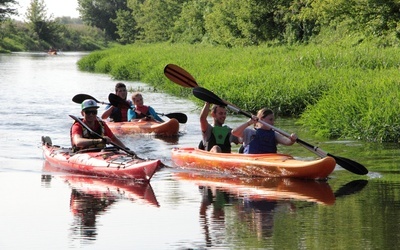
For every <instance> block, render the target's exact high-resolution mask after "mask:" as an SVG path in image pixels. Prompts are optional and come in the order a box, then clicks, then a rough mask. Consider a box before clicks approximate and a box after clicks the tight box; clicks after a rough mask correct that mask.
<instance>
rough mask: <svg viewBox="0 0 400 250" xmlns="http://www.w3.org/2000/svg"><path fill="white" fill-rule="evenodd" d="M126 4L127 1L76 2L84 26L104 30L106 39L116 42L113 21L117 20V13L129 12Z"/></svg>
mask: <svg viewBox="0 0 400 250" xmlns="http://www.w3.org/2000/svg"><path fill="white" fill-rule="evenodd" d="M126 2H127V0H78V11H79V14H80V16H81V18H82V21H83V22H84V23H85V24H87V25H90V26H93V27H97V28H99V29H101V30H104V32H105V34H106V35H107V37H109V38H110V39H112V40H117V39H118V38H119V36H118V34H117V33H116V32H117V25H116V24H115V22H113V20H115V19H116V18H117V11H125V10H129V9H128V7H127V3H126Z"/></svg>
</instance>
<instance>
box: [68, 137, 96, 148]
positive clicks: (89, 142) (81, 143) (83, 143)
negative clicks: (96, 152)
mask: <svg viewBox="0 0 400 250" xmlns="http://www.w3.org/2000/svg"><path fill="white" fill-rule="evenodd" d="M72 141H73V144H74V145H75V146H77V147H78V148H87V147H91V146H95V145H97V144H101V143H103V139H101V138H100V139H89V138H83V137H82V136H81V135H79V134H76V135H74V137H73V138H72Z"/></svg>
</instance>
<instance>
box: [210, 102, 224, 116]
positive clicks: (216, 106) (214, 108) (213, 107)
mask: <svg viewBox="0 0 400 250" xmlns="http://www.w3.org/2000/svg"><path fill="white" fill-rule="evenodd" d="M218 107H220V108H225V106H221V105H217V104H213V106H212V108H211V112H212V113H214V114H215V113H217V108H218Z"/></svg>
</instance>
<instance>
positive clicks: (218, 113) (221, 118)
mask: <svg viewBox="0 0 400 250" xmlns="http://www.w3.org/2000/svg"><path fill="white" fill-rule="evenodd" d="M211 116H212V117H213V118H214V125H216V126H222V125H223V124H224V123H225V119H226V108H225V107H224V106H220V105H216V104H214V105H213V106H212V108H211Z"/></svg>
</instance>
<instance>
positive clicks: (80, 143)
mask: <svg viewBox="0 0 400 250" xmlns="http://www.w3.org/2000/svg"><path fill="white" fill-rule="evenodd" d="M81 108H82V111H81V114H82V116H83V120H82V121H83V122H84V123H85V124H86V125H87V126H88V127H89V128H90V129H91V130H93V131H94V132H96V133H97V134H99V135H101V136H102V137H103V139H101V138H98V137H97V136H95V135H92V134H91V133H90V132H89V130H88V129H86V128H84V127H83V126H82V125H81V124H79V123H78V122H75V123H74V124H73V125H72V127H71V144H72V148H73V149H74V151H78V150H82V149H87V148H104V147H105V146H106V144H110V142H113V143H115V144H117V145H118V146H120V147H122V148H126V149H127V147H126V146H125V145H124V144H123V143H122V142H121V141H120V140H119V139H118V138H117V137H115V135H114V134H113V133H112V132H111V130H110V128H109V127H108V126H107V124H106V123H105V122H103V121H101V120H100V119H99V118H98V117H97V109H98V108H99V106H97V102H96V101H94V100H92V99H87V100H84V101H83V102H82V104H81Z"/></svg>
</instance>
